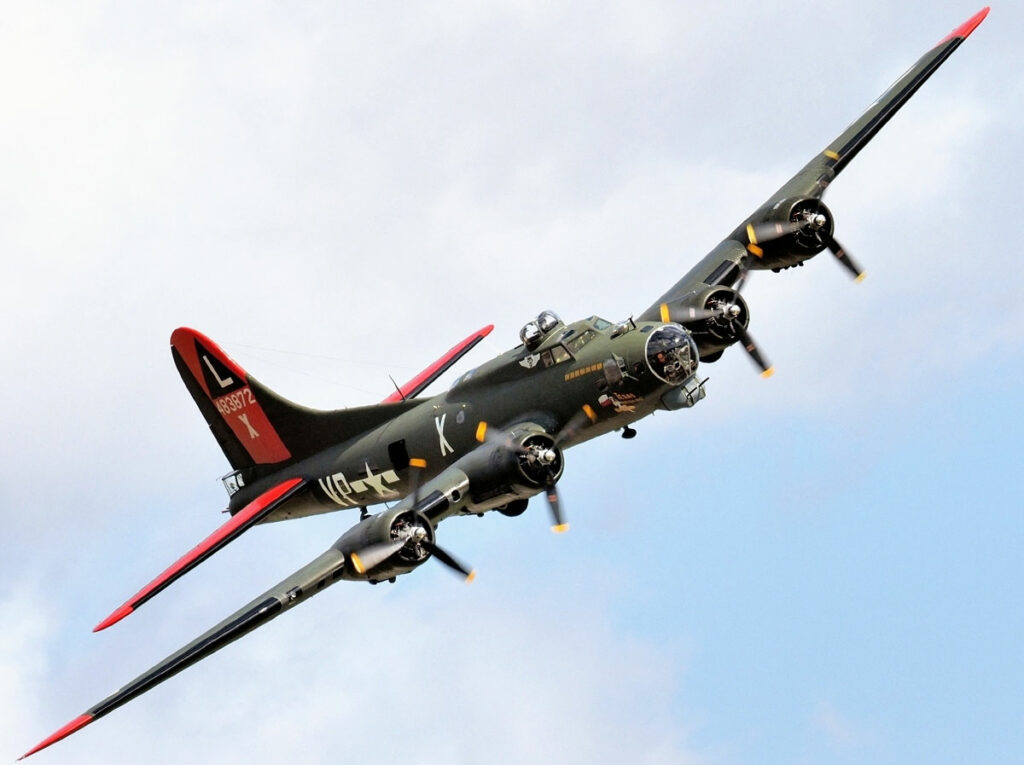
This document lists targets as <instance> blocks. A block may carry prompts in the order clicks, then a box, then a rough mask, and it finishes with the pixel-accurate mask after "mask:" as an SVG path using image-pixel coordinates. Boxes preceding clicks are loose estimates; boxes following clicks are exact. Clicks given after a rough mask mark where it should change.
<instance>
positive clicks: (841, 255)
mask: <svg viewBox="0 0 1024 765" xmlns="http://www.w3.org/2000/svg"><path fill="white" fill-rule="evenodd" d="M822 240H823V241H824V242H825V246H826V247H828V249H829V251H830V252H831V253H832V254H833V255H835V256H836V260H838V261H839V262H840V263H841V264H842V265H843V266H844V267H845V268H846V270H847V271H849V272H850V273H851V274H853V278H854V280H856V281H858V282H860V281H863V280H864V272H863V271H862V270H861V268H860V266H858V265H857V263H856V262H855V261H854V260H853V258H851V257H850V256H849V255H848V254H847V252H846V250H845V249H843V246H842V245H841V244H839V242H837V241H836V240H835V237H833V236H832V235H831V234H826V233H823V235H822Z"/></svg>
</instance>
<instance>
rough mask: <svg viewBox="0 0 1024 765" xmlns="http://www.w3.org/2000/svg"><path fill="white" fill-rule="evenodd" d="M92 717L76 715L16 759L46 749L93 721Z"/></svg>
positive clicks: (21, 758)
mask: <svg viewBox="0 0 1024 765" xmlns="http://www.w3.org/2000/svg"><path fill="white" fill-rule="evenodd" d="M93 719H94V718H93V716H92V715H90V714H84V715H80V716H78V717H76V718H75V719H74V720H72V721H71V722H69V723H68V724H67V725H65V726H64V727H63V728H61V729H60V730H59V731H57V732H56V733H54V734H53V735H52V736H50V737H49V738H47V739H44V740H43V741H41V742H40V743H39V744H38V745H37V746H36V747H35V748H33V749H29V750H28V751H27V752H25V754H23V755H21V757H19V758H18V759H19V760H24V759H25V758H26V757H29V756H30V755H33V754H35V753H36V752H38V751H39V750H40V749H46V747H48V746H49V745H50V744H56V743H57V742H58V741H60V740H61V739H62V738H65V737H66V736H70V735H71V734H72V733H74V732H75V731H76V730H78V729H79V728H84V727H85V726H86V725H88V724H89V723H91V722H92V721H93Z"/></svg>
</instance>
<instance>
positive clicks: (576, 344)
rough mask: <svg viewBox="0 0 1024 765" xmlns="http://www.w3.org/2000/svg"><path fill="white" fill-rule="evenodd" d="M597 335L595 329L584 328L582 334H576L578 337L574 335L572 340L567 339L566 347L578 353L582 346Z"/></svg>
mask: <svg viewBox="0 0 1024 765" xmlns="http://www.w3.org/2000/svg"><path fill="white" fill-rule="evenodd" d="M595 337H597V333H596V332H594V330H592V329H585V330H583V332H581V333H580V334H578V335H576V337H574V338H572V339H571V340H569V341H567V342H566V344H565V347H566V348H568V349H569V351H570V352H572V353H577V352H579V349H580V348H582V347H583V346H584V345H586V344H587V343H589V342H590V341H591V340H593V339H594V338H595Z"/></svg>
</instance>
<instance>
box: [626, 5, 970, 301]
mask: <svg viewBox="0 0 1024 765" xmlns="http://www.w3.org/2000/svg"><path fill="white" fill-rule="evenodd" d="M988 12H989V8H988V7H985V8H982V9H981V10H980V11H978V12H977V13H976V14H974V15H973V16H972V17H971V18H969V19H968V20H967V21H965V22H964V23H963V24H961V25H960V26H958V27H957V28H956V29H954V30H953V31H952V32H950V33H949V34H948V35H946V37H944V38H942V40H940V41H939V42H938V43H937V44H936V45H935V46H933V47H932V48H930V49H929V50H928V52H927V53H925V54H924V55H923V56H921V58H919V59H918V60H917V62H916V63H915V64H914V65H913V66H911V67H910V69H908V70H907V71H906V72H905V73H904V74H903V75H902V76H901V77H900V78H899V79H897V80H896V82H894V83H893V84H892V85H891V86H890V87H889V89H888V90H886V91H885V93H883V94H882V95H881V96H879V98H878V99H877V100H876V101H875V102H874V103H872V104H871V106H869V107H868V109H867V111H865V112H864V113H863V114H862V115H861V116H860V117H859V118H857V119H856V120H855V121H854V122H853V123H851V124H850V126H849V127H847V128H846V130H844V131H843V132H842V133H841V134H840V135H839V136H838V137H837V138H836V139H835V140H834V141H832V143H830V144H829V145H828V146H826V147H825V149H824V150H822V151H821V152H819V153H818V154H816V155H815V156H814V158H813V159H811V161H810V162H808V163H807V164H806V165H805V166H804V167H803V168H802V169H801V170H800V171H799V172H797V173H796V175H794V176H793V177H792V178H791V179H790V180H789V181H787V182H786V183H785V184H784V185H783V186H782V187H781V188H779V190H778V191H776V192H775V193H774V194H773V195H772V196H771V198H769V199H768V201H766V202H765V203H764V204H763V205H761V206H760V207H759V208H757V210H755V211H754V212H753V213H752V214H751V215H750V216H749V217H748V218H747V219H746V220H744V221H743V223H741V224H740V225H739V226H737V228H736V230H735V231H733V232H732V233H731V234H730V235H729V236H728V237H726V238H725V239H724V240H723V241H722V242H721V243H720V244H719V245H718V246H717V247H715V249H714V250H712V251H711V252H710V253H709V254H708V255H707V256H705V257H704V258H703V259H702V260H701V261H700V262H699V263H698V264H697V265H696V266H694V267H693V268H692V269H690V271H689V272H687V274H686V275H685V276H683V278H682V279H680V280H679V281H678V282H676V284H675V285H673V286H672V288H671V289H670V290H669V291H668V292H666V293H665V294H664V295H662V296H661V297H660V298H659V299H658V301H657V302H656V303H654V304H653V305H651V306H650V307H648V308H647V309H646V310H645V311H644V312H643V313H641V314H640V316H639V318H640V319H642V320H644V321H657V320H658V318H659V316H660V314H661V306H662V305H663V304H666V303H672V302H674V301H677V300H679V299H680V298H682V297H683V296H685V295H688V294H689V293H691V292H694V291H695V290H700V289H702V288H704V287H706V286H708V285H710V284H713V283H717V282H716V275H717V274H719V273H721V271H720V269H721V267H722V265H723V263H725V262H726V261H730V262H732V263H736V264H740V263H744V264H746V265H747V267H757V266H756V263H755V262H754V261H756V258H750V257H749V251H748V245H749V244H750V243H751V241H752V240H751V238H750V234H749V232H750V227H751V225H753V224H757V223H759V222H760V221H762V220H766V219H767V218H768V217H769V213H770V211H771V210H772V209H773V208H774V207H775V206H776V205H778V204H780V203H781V202H783V201H784V200H786V199H789V198H794V197H807V198H814V199H821V197H822V195H823V194H824V192H825V189H826V188H827V187H828V185H829V184H830V183H831V182H832V181H833V180H835V178H836V176H838V175H839V173H840V172H842V171H843V169H844V168H845V167H846V166H847V165H848V164H849V163H850V162H851V161H852V160H853V158H854V157H855V156H857V154H858V153H859V152H860V151H861V149H863V148H864V147H865V146H866V145H867V144H868V142H869V141H870V140H871V139H872V138H874V136H875V135H876V134H877V133H878V131H879V130H881V129H882V127H883V126H884V125H885V123H887V122H888V121H889V120H890V119H891V118H892V117H893V115H895V114H896V112H898V111H899V110H900V109H901V108H902V107H903V105H904V104H905V103H906V102H907V101H909V100H910V98H911V96H913V95H914V93H916V92H917V90H918V88H920V87H921V86H922V85H923V84H924V83H925V81H927V80H928V78H929V77H931V76H932V75H933V74H934V73H935V72H936V70H938V68H939V67H940V66H942V64H943V63H945V61H946V59H948V58H949V57H950V56H951V55H952V54H953V51H955V50H956V49H957V48H958V47H960V44H961V43H962V42H963V41H964V40H966V39H967V38H968V37H969V36H970V34H971V33H972V32H973V31H974V30H975V29H977V27H978V25H979V24H981V22H982V21H984V20H985V17H986V16H987V15H988ZM732 273H736V271H732Z"/></svg>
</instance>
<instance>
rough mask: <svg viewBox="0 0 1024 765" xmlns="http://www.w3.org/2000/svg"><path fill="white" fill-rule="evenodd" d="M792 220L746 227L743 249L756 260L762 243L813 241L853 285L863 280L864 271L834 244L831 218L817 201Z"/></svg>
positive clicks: (825, 208)
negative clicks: (825, 250) (795, 238)
mask: <svg viewBox="0 0 1024 765" xmlns="http://www.w3.org/2000/svg"><path fill="white" fill-rule="evenodd" d="M794 217H795V220H789V221H786V222H784V223H781V222H777V223H773V222H769V223H757V224H754V223H748V224H747V239H748V240H749V244H748V245H747V249H748V250H749V251H750V252H751V253H753V254H754V255H757V256H758V257H760V256H761V255H763V254H764V250H762V249H761V247H760V246H759V245H761V244H764V243H765V242H770V241H772V240H774V239H781V238H782V237H785V236H790V235H793V234H796V235H799V236H802V237H809V238H811V239H813V240H816V241H817V242H818V244H819V245H824V246H825V247H827V248H828V251H829V252H831V253H832V254H833V255H834V256H835V258H836V260H837V261H839V263H840V265H842V266H843V267H844V268H845V269H846V270H847V271H849V272H850V274H851V275H852V276H853V277H854V280H855V281H858V282H860V281H863V280H864V275H865V274H864V271H863V270H862V269H861V267H860V266H858V265H857V262H856V261H855V260H854V259H853V258H851V257H850V255H849V254H848V253H847V252H846V249H845V248H844V247H843V246H842V245H841V244H839V242H838V241H836V238H835V237H834V236H832V233H831V228H832V227H831V226H830V225H829V221H830V220H831V214H830V213H829V212H828V208H827V207H825V205H824V204H823V203H822V202H821V201H820V200H814V206H813V207H807V206H804V207H801V209H798V210H797V211H796V212H795V213H794Z"/></svg>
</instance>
